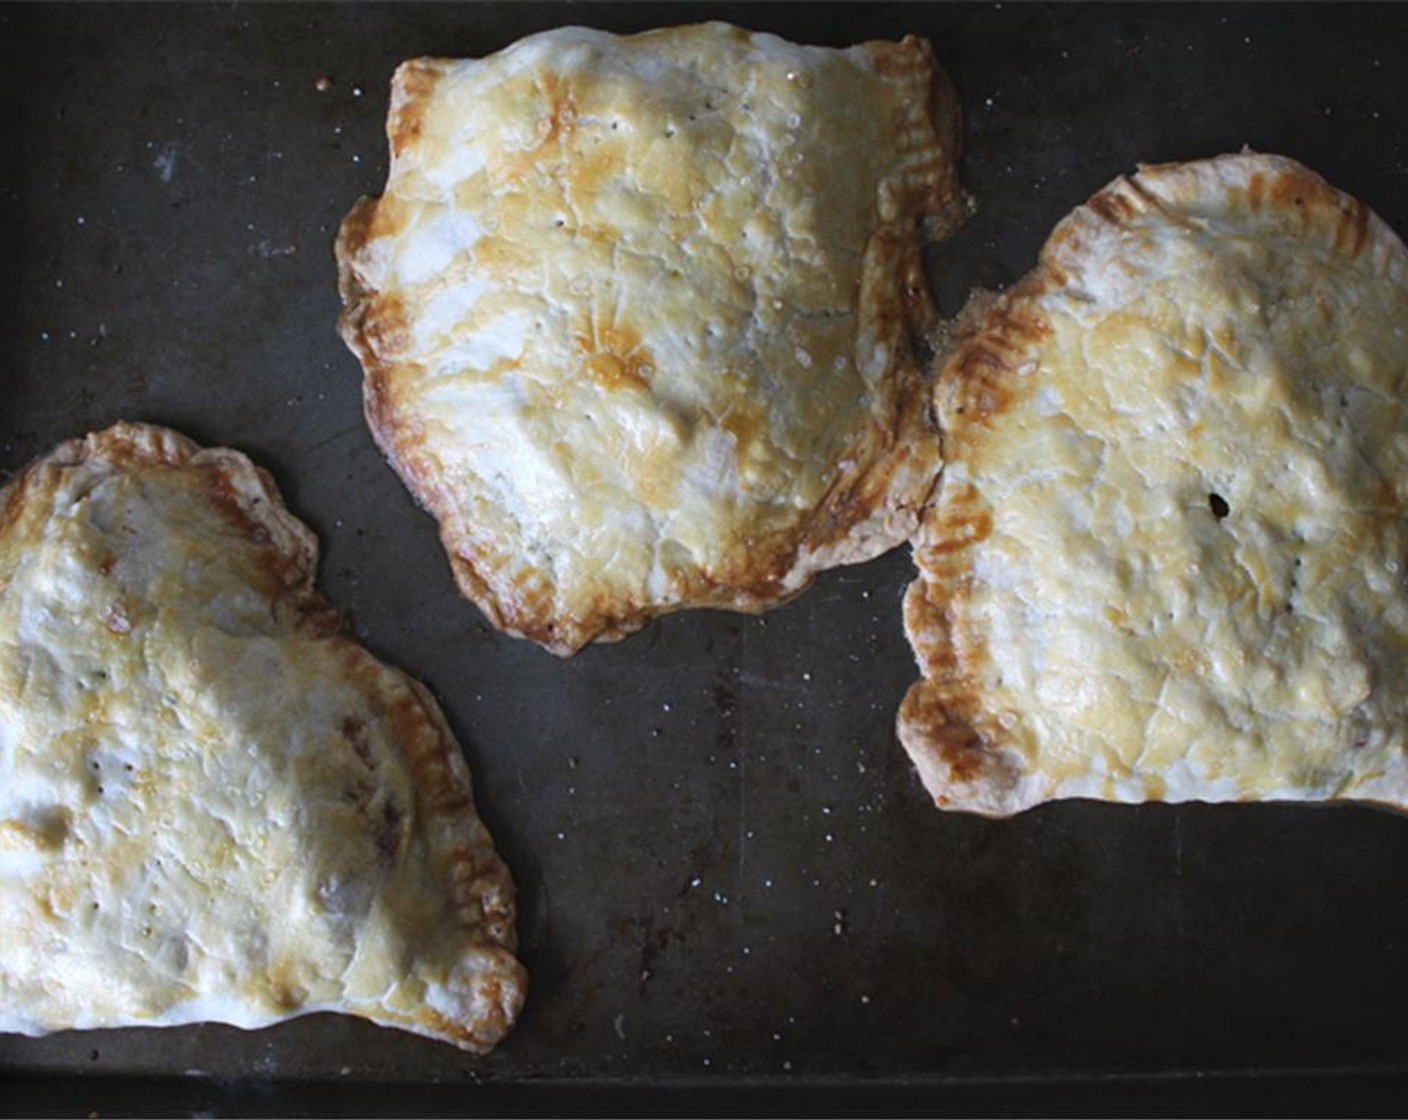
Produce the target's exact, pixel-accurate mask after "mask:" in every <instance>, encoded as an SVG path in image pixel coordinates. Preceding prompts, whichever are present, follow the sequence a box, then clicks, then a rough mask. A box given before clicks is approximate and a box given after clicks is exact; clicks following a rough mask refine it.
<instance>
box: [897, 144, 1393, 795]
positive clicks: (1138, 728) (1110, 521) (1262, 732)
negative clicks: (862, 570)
mask: <svg viewBox="0 0 1408 1120" xmlns="http://www.w3.org/2000/svg"><path fill="white" fill-rule="evenodd" d="M1406 390H1408V253H1405V250H1404V247H1403V244H1402V242H1401V241H1399V239H1398V238H1397V237H1396V236H1395V235H1394V234H1393V233H1392V231H1390V230H1389V229H1388V227H1387V226H1385V225H1384V223H1383V222H1382V221H1380V220H1379V219H1378V218H1377V217H1376V216H1375V215H1374V214H1372V213H1371V212H1370V211H1369V209H1368V207H1366V206H1365V205H1363V204H1362V203H1360V202H1358V201H1356V200H1355V199H1353V198H1350V197H1349V196H1347V195H1345V194H1342V193H1341V192H1339V191H1337V190H1335V189H1333V188H1332V187H1330V186H1329V185H1327V184H1326V183H1325V182H1324V181H1323V180H1322V179H1320V178H1319V177H1318V176H1316V175H1315V174H1313V173H1312V172H1310V171H1309V170H1307V169H1306V168H1304V167H1303V166H1301V165H1299V164H1297V163H1295V162H1294V161H1292V160H1289V159H1284V158H1281V157H1276V156H1269V155H1260V154H1256V153H1251V152H1244V153H1242V154H1240V155H1232V156H1224V157H1221V158H1217V159H1210V160H1205V161H1200V162H1195V163H1188V164H1175V165H1166V166H1156V167H1144V168H1141V169H1140V170H1139V172H1138V173H1137V174H1135V175H1132V176H1129V177H1127V178H1121V179H1118V180H1116V181H1115V182H1114V183H1112V184H1111V185H1110V186H1108V187H1106V188H1105V189H1104V190H1102V191H1101V192H1099V193H1098V194H1096V195H1095V196H1094V197H1093V198H1092V199H1091V200H1090V201H1089V202H1087V203H1086V204H1085V205H1084V206H1082V207H1080V208H1079V209H1078V210H1076V211H1075V212H1074V213H1073V214H1071V215H1070V216H1069V217H1068V218H1067V219H1066V220H1065V221H1063V222H1062V223H1061V224H1060V225H1059V226H1058V227H1057V228H1056V230H1055V231H1054V233H1053V234H1052V236H1051V239H1050V240H1049V241H1048V243H1047V245H1046V247H1045V249H1044V250H1043V252H1042V255H1041V262H1040V265H1039V267H1038V268H1037V269H1036V270H1035V271H1034V272H1033V273H1032V274H1031V275H1030V276H1028V277H1027V278H1026V279H1025V280H1023V281H1022V282H1021V283H1020V284H1018V285H1017V286H1016V287H1015V288H1014V289H1013V290H1012V291H1010V292H1009V293H1007V294H1006V295H1004V296H1003V297H1002V298H1000V299H999V300H998V301H997V302H996V303H995V304H994V305H993V306H992V307H991V308H990V309H989V310H988V311H987V313H986V314H985V315H984V316H983V317H982V319H981V321H980V322H979V323H978V325H977V327H976V329H974V330H973V331H972V332H971V333H970V334H969V336H968V337H967V338H966V339H965V340H964V341H963V342H962V343H961V344H960V346H959V348H958V349H957V351H956V353H955V354H954V355H953V357H952V358H951V360H950V361H949V362H948V363H947V364H946V366H945V368H944V369H943V370H942V372H941V373H940V376H939V381H938V386H937V389H936V403H937V408H938V412H939V419H940V426H941V429H942V431H943V440H944V459H945V467H944V475H943V478H942V481H941V484H940V487H939V491H938V495H937V498H936V500H935V503H934V504H933V506H932V508H930V509H929V510H928V511H927V512H926V514H925V516H924V520H923V525H922V527H921V529H920V532H919V534H918V536H917V539H916V543H915V560H916V563H917V565H918V567H919V578H918V579H917V580H916V581H915V582H914V583H913V584H912V585H911V587H910V589H909V592H908V595H907V597H906V600H905V626H906V630H907V632H908V634H909V638H910V641H911V644H912V645H913V647H914V650H915V653H916V657H917V659H918V662H919V667H920V670H921V672H922V673H923V679H922V680H921V681H920V682H919V683H917V684H916V685H914V686H913V688H912V689H911V690H910V692H909V694H908V696H907V697H906V699H905V701H904V704H903V706H902V709H901V711H900V715H899V734H900V738H901V741H902V742H903V744H904V746H905V748H906V749H907V750H908V752H909V754H910V756H911V757H912V758H913V760H914V762H915V764H916V766H917V767H918V770H919V773H920V776H921V778H922V779H923V782H924V784H925V787H926V788H927V790H928V791H929V793H930V794H931V795H932V796H933V797H934V799H935V801H936V802H937V803H938V804H939V805H940V806H941V807H945V808H954V809H964V810H970V811H973V812H978V813H985V814H990V815H1003V814H1007V813H1013V812H1017V811H1019V810H1022V809H1025V808H1027V807H1028V806H1031V805H1033V804H1036V803H1038V802H1041V801H1046V800H1050V799H1053V798H1061V797H1091V798H1103V799H1108V800H1116V801H1143V800H1150V799H1162V800H1205V801H1226V800H1263V799H1317V800H1318V799H1327V798H1353V799H1359V800H1367V801H1376V802H1382V803H1384V804H1387V805H1392V806H1397V807H1400V808H1403V807H1408V766H1405V746H1406V745H1408V744H1405V727H1408V720H1405V716H1408V688H1405V686H1404V679H1405V669H1408V591H1406V590H1405V583H1404V576H1405V572H1408V568H1405V564H1408V555H1405V545H1406V544H1408V533H1406V532H1405V523H1404V499H1405V495H1408V422H1405V419H1406V418H1405V412H1404V405H1405V391H1406Z"/></svg>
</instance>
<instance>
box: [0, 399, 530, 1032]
mask: <svg viewBox="0 0 1408 1120" xmlns="http://www.w3.org/2000/svg"><path fill="white" fill-rule="evenodd" d="M0 505H3V508H4V509H5V510H6V525H5V526H4V528H3V531H0V619H3V620H4V621H5V623H6V625H5V627H4V630H5V634H6V637H5V638H4V639H3V640H0V771H3V773H4V775H5V782H4V784H3V787H0V834H3V835H0V864H3V867H4V871H5V874H3V875H0V903H3V905H0V912H4V913H5V914H6V915H7V918H6V919H5V920H4V921H5V925H6V936H5V939H4V942H3V947H0V995H3V997H4V998H3V999H2V1000H0V1029H6V1030H19V1031H22V1032H25V1033H44V1032H46V1031H49V1030H56V1029H62V1028H68V1027H80V1028H82V1027H96V1026H121V1025H128V1024H148V1025H163V1024H174V1023H184V1022H192V1021H197V1020H201V1019H213V1020H219V1021H224V1022H231V1023H235V1024H236V1025H240V1026H246V1027H253V1026H262V1025H266V1024H268V1023H271V1022H275V1021H278V1020H280V1019H283V1018H288V1017H291V1016H293V1015H300V1014H305V1013H308V1012H311V1011H340V1012H344V1013H348V1014H354V1015H359V1016H362V1017H364V1018H368V1019H371V1020H372V1021H374V1022H378V1023H383V1024H388V1025H395V1026H398V1027H401V1028H403V1029H406V1030H411V1031H414V1032H417V1033H420V1034H424V1035H427V1036H430V1037H433V1038H438V1039H441V1040H443V1041H449V1042H452V1043H454V1044H456V1045H458V1046H461V1047H464V1048H466V1049H469V1050H473V1051H477V1052H482V1051H484V1050H487V1049H488V1048H490V1047H492V1046H493V1045H494V1044H495V1043H496V1042H497V1041H498V1040H499V1039H500V1038H502V1037H503V1035H504V1034H506V1033H507V1031H508V1030H509V1029H510V1027H511V1026H512V1024H513V1021H514V1019H515V1017H516V1015H517V1013H518V1010H519V1008H520V1006H521V1004H522V999H523V994H524V988H525V984H526V976H525V973H524V971H523V968H522V966H521V965H520V964H519V963H518V962H517V961H516V960H515V959H514V957H513V948H514V942H515V935H514V892H513V884H512V881H511V879H510V878H509V874H508V870H507V868H506V867H505V866H504V864H503V862H502V861H501V860H500V859H499V857H498V855H497V854H496V852H495V851H494V847H493V843H492V840H491V839H490V837H489V835H488V832H487V830H486V829H485V827H484V825H483V824H482V822H481V821H480V819H479V817H478V814H477V812H476V810H475V806H474V799H473V793H472V787H471V782H470V776H469V772H468V769H467V767H466V765H465V762H464V758H463V755H462V753H461V751H460V749H459V746H458V744H457V743H456V742H455V740H454V737H453V735H452V734H451V732H450V729H449V727H448V726H447V725H446V723H445V720H444V717H443V715H442V714H441V712H440V710H439V707H438V705H437V704H436V703H435V701H434V699H433V698H432V697H431V695H430V693H429V692H428V691H427V690H426V689H425V688H424V686H423V685H421V684H420V683H419V682H417V681H414V680H412V679H411V678H409V677H407V676H405V675H404V674H401V673H399V672H397V671H395V670H392V669H390V668H388V667H387V666H385V665H382V664H381V663H380V662H378V661H377V660H376V659H375V658H373V657H372V656H371V655H370V654H369V653H367V652H366V651H365V650H364V649H363V648H362V647H361V646H360V645H358V644H357V643H356V642H355V641H353V640H352V639H350V638H349V637H348V636H347V635H346V633H345V630H344V626H343V624H342V622H341V619H340V618H339V616H338V615H337V614H336V613H335V612H334V611H333V610H332V609H331V608H330V607H329V606H328V605H327V603H326V602H325V601H324V600H323V598H322V596H321V595H320V594H319V593H318V592H317V590H316V588H315V587H314V584H313V578H314V573H315V570H316V564H317V543H316V539H315V538H314V537H313V535H312V534H311V532H310V531H309V530H308V529H307V528H306V527H305V526H304V525H303V524H302V523H301V522H299V521H298V520H297V519H296V518H294V517H293V516H292V514H290V513H289V512H288V510H287V509H286V508H285V506H284V505H283V503H282V501H281V499H280V497H279V494H278V491H277V489H276V488H275V486H274V483H273V481H272V479H270V477H269V476H268V475H267V474H266V473H265V472H263V471H262V470H260V469H259V468H257V467H255V466H254V465H253V464H252V463H250V461H249V460H248V459H247V458H245V456H243V455H242V454H240V453H239V452H236V451H232V450H229V449H224V448H209V449H201V448H199V447H197V446H196V445H195V444H194V443H192V442H191V441H190V440H188V439H186V438H184V437H183V436H180V435H178V434H177V433H175V432H171V431H169V430H167V429H163V428H158V427H154V426H151V425H142V424H127V423H121V424H117V425H114V426H113V427H111V428H109V429H107V430H106V431H103V432H100V433H96V434H94V435H90V436H88V437H87V438H86V439H82V440H74V441H71V442H69V443H65V444H63V445H61V446H60V447H58V448H57V449H56V450H55V451H53V452H51V453H50V454H49V455H47V456H45V457H44V458H42V459H40V460H38V461H37V462H35V463H33V464H31V465H30V466H29V467H27V468H26V469H25V470H24V471H23V472H21V474H20V475H19V476H17V477H16V478H15V479H14V480H13V481H12V482H11V484H10V485H9V486H8V487H7V488H6V489H5V491H4V492H0ZM40 667H42V671H41V668H40ZM75 721H76V722H75ZM69 766H73V767H76V769H74V770H73V771H72V773H73V774H74V775H76V776H77V777H78V778H80V779H81V780H77V781H76V782H75V780H74V779H72V778H68V777H65V776H64V775H65V774H66V773H69V771H68V770H66V767H69ZM36 822H38V823H39V824H40V825H42V826H43V827H42V829H41V831H44V830H47V831H46V832H45V834H46V835H49V836H50V837H51V841H50V842H47V843H46V844H40V845H39V846H38V847H37V848H36V847H35V845H34V844H33V843H32V842H29V841H26V840H24V839H23V838H24V837H25V836H28V835H30V834H31V833H32V832H33V828H34V825H35V823H36ZM6 836H8V837H10V838H11V839H10V841H9V842H8V843H7V842H6V841H5V839H4V837H6ZM17 838H18V839H17ZM16 845H18V847H17V846H16ZM7 853H8V859H9V862H5V861H6V859H7ZM45 900H47V901H45ZM55 939H58V940H57V941H56V940H55ZM50 943H55V944H61V945H62V946H63V951H62V952H52V951H50V950H45V949H42V948H41V947H42V946H43V945H45V944H50Z"/></svg>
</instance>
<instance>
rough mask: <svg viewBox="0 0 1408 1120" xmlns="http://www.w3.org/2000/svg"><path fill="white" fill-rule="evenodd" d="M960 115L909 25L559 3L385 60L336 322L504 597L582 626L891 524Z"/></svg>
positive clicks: (787, 572) (848, 546) (744, 576)
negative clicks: (738, 19)
mask: <svg viewBox="0 0 1408 1120" xmlns="http://www.w3.org/2000/svg"><path fill="white" fill-rule="evenodd" d="M958 129H959V125H958V109H957V104H956V99H955V97H954V95H953V92H952V89H951V86H950V85H949V83H948V81H947V79H946V78H945V77H944V76H943V74H942V72H941V71H940V70H938V68H937V67H936V66H935V64H934V61H933V57H932V54H931V51H930V49H929V46H928V45H927V44H926V43H924V42H922V41H920V40H918V39H914V38H909V39H905V40H904V41H903V42H871V43H864V44H861V45H859V46H855V47H851V48H849V49H845V50H837V49H829V48H820V47H804V46H798V45H795V44H792V43H788V42H785V41H783V40H781V39H778V38H776V37H775V36H772V35H765V34H750V33H748V32H746V31H742V30H739V29H737V28H734V27H730V26H728V25H726V24H722V23H709V24H704V25H700V26H692V27H682V28H674V29H669V30H661V31H653V32H648V33H645V34H640V35H632V36H625V37H618V36H615V35H611V34H608V33H605V32H601V31H593V30H587V29H583V28H563V29H559V30H555V31H550V32H545V33H542V34H538V35H534V36H532V37H530V38H528V39H525V40H522V41H520V42H518V43H516V44H514V45H513V46H511V47H509V48H507V49H505V50H503V51H501V52H499V53H498V54H495V55H492V56H490V57H488V58H484V59H478V60H460V61H451V60H444V59H432V58H420V59H414V60H412V61H409V62H406V63H404V64H403V65H402V66H401V67H400V68H399V69H398V70H397V72H396V76H395V79H394V82H393V85H392V91H391V109H390V115H389V120H388V125H387V132H388V135H389V139H390V145H391V168H390V175H389V179H388V182H387V184H386V191H385V194H384V195H383V196H382V197H381V198H379V199H363V200H362V201H361V202H360V203H359V204H358V205H357V206H356V208H355V209H354V210H353V211H352V212H351V214H350V215H349V216H348V217H347V219H346V221H345V222H344V223H343V227H342V230H341V232H340V234H339V237H338V242H337V258H338V267H339V275H340V288H341V292H342V298H343V300H344V302H345V305H346V307H345V311H344V314H343V316H342V320H341V331H342V335H343V337H344V339H345V340H346V342H347V343H348V345H349V346H350V347H351V349H352V350H353V351H354V352H355V353H356V355H357V356H358V358H359V359H360V361H361V364H362V366H363V369H364V372H365V380H364V393H365V404H366V415H367V420H368V423H369V425H370V427H371V430H372V433H373V434H374V436H375V438H376V440H377V442H378V444H379V445H380V446H381V448H382V450H383V451H384V452H385V454H386V455H387V457H388V459H389V460H390V462H391V464H392V465H393V466H394V467H395V469H396V470H397V471H398V472H399V474H400V476H401V478H402V479H403V480H404V482H405V484H406V485H407V487H408V488H409V489H410V491H411V492H412V493H413V494H414V496H415V497H416V499H417V500H418V501H419V502H420V503H421V504H422V505H423V506H424V507H425V508H426V509H427V510H428V511H429V512H430V513H432V514H433V515H434V516H435V517H436V519H437V520H438V522H439V525H440V532H441V538H442V540H443V542H444V546H445V550H446V552H447V553H448V555H449V559H450V563H451V566H452V568H453V570H454V575H455V578H456V580H457V581H458V584H459V587H460V589H461V590H462V591H463V593H464V594H465V595H466V596H467V597H468V598H469V599H471V600H473V601H474V602H475V603H477V604H478V605H479V607H480V608H481V609H482V610H483V611H484V612H485V614H486V615H487V616H488V617H489V619H490V620H491V621H492V622H493V623H494V624H495V625H496V626H498V627H500V628H501V629H503V630H506V631H508V632H509V633H511V634H515V635H518V636H522V637H527V638H530V639H532V640H533V641H535V642H538V643H540V644H541V645H543V646H545V647H546V648H548V649H550V650H552V651H553V652H555V653H558V654H563V655H565V654H570V653H572V652H574V651H576V650H577V649H579V648H580V647H581V646H582V645H584V644H585V643H587V642H589V641H592V640H593V639H612V638H619V637H621V636H623V635H625V634H627V633H629V632H631V631H633V630H636V629H638V628H639V627H640V626H642V625H643V624H644V623H645V621H646V620H647V619H649V618H650V617H652V616H654V615H658V614H662V613H665V612H667V611H673V610H678V609H681V608H685V607H726V608H731V609H734V610H740V611H760V610H763V609H765V608H767V607H770V606H774V605H776V604H778V603H781V602H783V601H785V600H787V599H789V598H791V597H792V596H794V595H796V594H797V593H798V592H799V591H801V590H802V589H803V588H804V587H805V586H806V585H807V584H808V583H809V582H810V581H811V579H812V578H813V576H814V575H815V574H816V573H817V572H818V571H821V570H823V569H825V568H828V567H832V566H835V565H839V564H845V563H851V562H856V561H860V560H865V559H868V558H870V557H873V556H876V555H878V554H879V553H881V552H883V551H885V550H887V549H889V548H891V547H893V546H894V545H896V544H898V543H900V542H901V541H903V540H905V539H907V537H908V535H909V534H910V532H911V531H912V530H913V529H914V527H915V525H916V523H917V511H918V509H919V508H920V506H921V505H922V504H923V502H924V501H925V500H926V498H927V497H928V493H929V489H930V487H931V485H932V482H933V478H934V473H935V465H936V454H937V447H936V439H935V437H934V434H933V432H932V431H931V430H930V428H929V426H928V424H927V422H926V416H925V397H926V384H925V382H924V380H923V377H922V374H921V371H920V366H921V363H920V362H919V361H918V360H917V359H916V355H915V345H914V340H915V338H916V337H918V336H920V335H922V333H923V331H924V330H925V329H927V327H928V326H930V325H931V322H932V317H933V314H934V312H933V308H932V305H931V303H930V300H929V295H928V292H927V289H926V287H925V282H924V277H923V274H922V269H921V260H920V255H921V248H922V237H921V232H922V231H921V227H922V226H925V225H926V223H927V224H928V228H930V229H931V231H937V230H938V227H939V226H940V225H942V224H943V223H944V222H947V221H948V220H949V219H951V218H953V217H954V216H955V215H957V214H958V213H959V212H960V211H961V209H962V206H961V202H960V192H959V190H958V186H957V183H956V179H955V174H954V166H953V161H954V158H955V149H956V147H957V141H958Z"/></svg>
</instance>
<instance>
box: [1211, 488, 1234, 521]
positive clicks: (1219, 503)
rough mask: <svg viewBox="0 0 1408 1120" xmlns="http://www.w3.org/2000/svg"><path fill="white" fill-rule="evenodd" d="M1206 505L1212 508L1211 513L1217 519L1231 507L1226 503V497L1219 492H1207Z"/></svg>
mask: <svg viewBox="0 0 1408 1120" xmlns="http://www.w3.org/2000/svg"><path fill="white" fill-rule="evenodd" d="M1208 506H1209V507H1210V508H1211V509H1212V515H1213V516H1214V517H1216V518H1217V519H1218V520H1219V521H1221V520H1222V519H1223V518H1224V517H1226V516H1227V515H1228V514H1229V513H1231V512H1232V507H1231V506H1229V505H1228V504H1227V499H1226V498H1224V497H1223V496H1222V495H1221V494H1209V495H1208Z"/></svg>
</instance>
